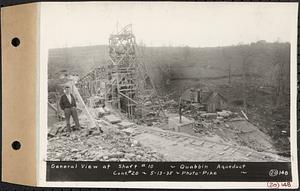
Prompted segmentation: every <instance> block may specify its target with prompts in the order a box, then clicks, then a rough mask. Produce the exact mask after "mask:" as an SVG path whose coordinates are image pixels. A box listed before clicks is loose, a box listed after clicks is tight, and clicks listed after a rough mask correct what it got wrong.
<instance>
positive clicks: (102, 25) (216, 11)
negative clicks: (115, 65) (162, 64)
mask: <svg viewBox="0 0 300 191" xmlns="http://www.w3.org/2000/svg"><path fill="white" fill-rule="evenodd" d="M296 15H297V4H296V3H293V4H292V3H289V4H287V3H149V2H144V3H140V2H131V3H121V2H116V3H109V2H104V3H99V2H98V3H43V4H42V10H41V26H42V28H41V33H42V37H43V38H42V40H45V42H44V43H45V45H47V46H48V47H49V48H58V47H72V46H85V45H101V44H108V38H109V35H110V34H111V33H112V32H113V31H114V30H116V25H117V23H119V25H121V26H125V25H127V24H132V25H133V32H134V34H135V36H136V39H137V42H138V43H139V42H140V41H143V42H144V43H145V44H146V46H169V45H172V46H192V47H215V46H227V45H236V44H239V43H250V42H256V41H258V40H266V41H269V42H274V41H280V42H290V39H291V34H292V33H291V31H292V28H293V27H294V28H295V27H296V20H295V18H296Z"/></svg>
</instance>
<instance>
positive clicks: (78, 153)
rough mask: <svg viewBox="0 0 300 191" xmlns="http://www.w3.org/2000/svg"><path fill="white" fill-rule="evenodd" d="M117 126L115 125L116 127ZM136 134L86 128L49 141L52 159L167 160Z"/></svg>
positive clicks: (50, 157) (124, 131)
mask: <svg viewBox="0 0 300 191" xmlns="http://www.w3.org/2000/svg"><path fill="white" fill-rule="evenodd" d="M112 127H113V126H112ZM134 135H136V134H134V133H133V132H130V131H126V130H123V131H122V130H119V129H113V128H112V129H108V130H106V132H105V133H100V132H99V131H98V130H96V129H95V130H94V131H89V132H87V131H86V130H85V129H82V130H77V131H72V132H68V133H67V132H63V133H59V134H58V135H57V136H55V137H52V138H48V160H58V161H77V160H80V161H85V160H86V161H163V160H164V159H163V156H162V155H161V154H159V153H157V152H155V151H153V150H151V148H149V147H145V146H142V145H141V144H140V142H139V141H137V140H135V139H134V138H133V136H134Z"/></svg>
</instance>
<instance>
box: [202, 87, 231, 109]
mask: <svg viewBox="0 0 300 191" xmlns="http://www.w3.org/2000/svg"><path fill="white" fill-rule="evenodd" d="M203 104H204V105H205V108H206V111H207V112H209V113H214V112H216V111H221V110H223V109H225V108H226V107H227V99H226V98H225V97H224V96H222V95H221V94H220V93H217V92H211V93H210V94H208V96H206V97H205V98H204V99H203Z"/></svg>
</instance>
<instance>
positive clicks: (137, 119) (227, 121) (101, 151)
mask: <svg viewBox="0 0 300 191" xmlns="http://www.w3.org/2000/svg"><path fill="white" fill-rule="evenodd" d="M137 46H138V45H137V43H136V38H135V35H134V33H133V31H132V25H127V26H125V27H124V28H122V29H121V30H119V31H117V32H116V33H114V34H111V35H110V37H109V39H108V47H109V48H108V52H107V54H108V58H109V59H108V61H107V62H106V64H102V65H99V67H96V68H94V69H93V70H91V71H90V72H87V73H86V74H84V75H82V76H78V75H74V74H64V76H62V78H63V79H64V81H63V83H60V85H59V86H60V87H61V89H62V87H63V86H64V85H66V84H68V85H70V86H71V90H72V94H73V95H74V97H75V98H76V102H77V111H78V116H79V122H80V125H81V129H79V130H73V131H71V132H68V131H66V128H65V125H66V124H65V119H64V118H65V116H64V112H63V111H62V110H61V109H60V107H59V98H60V97H61V95H62V91H59V89H57V90H55V91H53V92H54V93H52V94H51V95H50V94H49V100H48V144H47V160H50V161H52V160H54V161H56V160H57V161H73V160H75V161H251V162H259V161H289V160H290V159H289V158H288V156H284V155H282V154H281V153H279V152H278V150H277V149H276V148H275V147H274V144H273V143H272V140H271V138H270V136H269V135H267V134H266V133H265V132H263V131H262V130H261V129H260V128H259V127H258V126H259V125H257V124H256V123H254V122H253V121H252V120H251V119H249V117H248V114H247V112H246V111H244V110H242V109H240V108H239V109H237V108H235V109H232V108H233V106H232V105H231V104H230V102H229V100H228V97H226V96H224V94H222V93H221V92H220V91H217V90H216V89H215V88H212V87H211V86H210V85H208V84H205V85H199V84H200V83H199V84H198V85H197V86H190V87H186V88H185V89H183V90H181V91H180V92H179V91H178V92H175V93H173V94H172V95H171V94H164V93H162V92H161V90H160V88H159V87H158V85H157V81H158V79H154V78H153V76H152V75H149V74H150V73H151V72H149V67H147V66H146V65H145V64H144V63H143V60H142V59H140V57H141V55H138V51H137ZM166 73H167V74H166V76H167V77H168V76H169V77H168V78H169V79H167V80H166V84H168V80H170V76H171V75H168V68H167V69H166ZM202 84H203V83H202Z"/></svg>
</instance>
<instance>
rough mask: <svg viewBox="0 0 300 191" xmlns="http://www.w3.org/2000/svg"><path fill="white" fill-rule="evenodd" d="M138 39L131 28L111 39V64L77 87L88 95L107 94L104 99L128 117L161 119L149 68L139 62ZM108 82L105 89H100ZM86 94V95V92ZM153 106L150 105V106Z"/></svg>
mask: <svg viewBox="0 0 300 191" xmlns="http://www.w3.org/2000/svg"><path fill="white" fill-rule="evenodd" d="M136 48H137V45H136V39H135V36H134V34H133V32H132V25H127V26H125V27H124V28H122V29H121V30H120V31H117V32H116V33H115V34H111V35H110V37H109V61H108V63H107V65H106V66H105V67H100V68H96V69H95V70H93V71H91V72H90V73H88V74H87V75H86V76H84V77H83V78H82V79H81V80H80V83H79V84H78V86H80V87H81V88H80V89H82V90H81V92H83V93H84V95H85V96H87V97H88V96H92V95H98V92H97V90H100V92H102V93H103V92H105V93H104V94H105V100H106V102H108V103H110V104H111V105H112V106H113V107H115V108H118V109H119V110H121V111H122V112H123V113H126V114H127V117H129V118H142V119H143V118H145V117H146V115H148V114H149V113H151V115H152V116H153V117H158V116H159V115H160V113H161V111H163V110H162V107H161V105H160V103H159V99H158V97H157V92H156V90H155V87H154V85H153V82H152V80H151V78H150V77H149V75H148V72H147V69H146V67H145V65H144V64H142V63H141V62H140V61H139V60H138V59H137V53H136V52H137V51H136ZM100 82H105V90H103V89H101V88H100V87H99V85H100ZM84 91H86V92H84ZM149 103H151V104H149Z"/></svg>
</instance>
